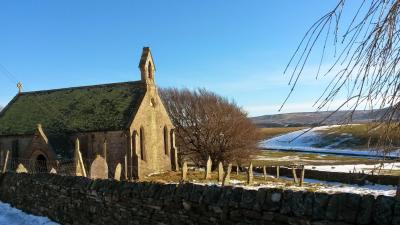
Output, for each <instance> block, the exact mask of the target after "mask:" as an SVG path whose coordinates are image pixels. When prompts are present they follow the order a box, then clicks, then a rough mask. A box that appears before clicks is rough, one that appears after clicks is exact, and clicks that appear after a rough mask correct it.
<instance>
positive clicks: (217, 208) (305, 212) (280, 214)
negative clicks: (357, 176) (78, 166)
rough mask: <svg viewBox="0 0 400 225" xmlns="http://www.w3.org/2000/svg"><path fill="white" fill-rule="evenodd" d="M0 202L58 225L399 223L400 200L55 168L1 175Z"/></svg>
mask: <svg viewBox="0 0 400 225" xmlns="http://www.w3.org/2000/svg"><path fill="white" fill-rule="evenodd" d="M0 201H2V202H7V203H10V204H12V205H13V206H14V207H16V208H19V209H22V210H24V211H26V212H29V213H32V214H36V215H42V216H47V217H49V218H51V219H52V220H54V221H55V222H58V223H60V224H107V225H114V224H241V225H247V224H249V225H250V224H271V225H294V224H296V225H297V224H298V225H303V224H304V225H306V224H307V225H330V224H341V225H352V224H354V225H356V224H357V225H367V224H377V225H385V224H387V225H398V224H399V223H398V221H399V217H400V201H399V200H396V199H395V198H393V197H387V196H379V197H377V198H375V197H374V196H370V195H366V196H360V195H357V194H346V193H337V194H328V193H313V192H303V191H292V190H282V189H277V188H276V189H268V188H261V189H259V190H246V189H244V188H240V187H232V186H226V187H220V186H216V185H212V186H207V185H198V184H192V183H182V184H160V183H150V182H117V181H114V180H100V179H97V180H92V179H88V178H85V177H69V176H59V175H54V174H34V175H31V174H17V173H6V174H0ZM363 219H364V220H363Z"/></svg>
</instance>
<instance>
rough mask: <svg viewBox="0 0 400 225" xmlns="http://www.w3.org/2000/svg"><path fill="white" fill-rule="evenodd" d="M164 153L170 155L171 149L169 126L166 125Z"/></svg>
mask: <svg viewBox="0 0 400 225" xmlns="http://www.w3.org/2000/svg"><path fill="white" fill-rule="evenodd" d="M164 153H165V154H166V155H169V149H168V128H167V126H164Z"/></svg>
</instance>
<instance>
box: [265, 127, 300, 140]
mask: <svg viewBox="0 0 400 225" xmlns="http://www.w3.org/2000/svg"><path fill="white" fill-rule="evenodd" d="M305 128H306V127H268V128H260V133H261V136H262V138H263V139H269V138H273V137H276V136H279V135H282V134H286V133H290V132H293V131H298V130H302V129H305Z"/></svg>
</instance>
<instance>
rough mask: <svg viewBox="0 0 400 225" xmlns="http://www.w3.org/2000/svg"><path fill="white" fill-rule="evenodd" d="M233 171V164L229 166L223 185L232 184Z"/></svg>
mask: <svg viewBox="0 0 400 225" xmlns="http://www.w3.org/2000/svg"><path fill="white" fill-rule="evenodd" d="M231 171H232V163H229V164H228V168H227V169H226V173H225V177H224V181H223V183H222V185H225V184H229V183H230V182H231Z"/></svg>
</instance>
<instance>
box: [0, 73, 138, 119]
mask: <svg viewBox="0 0 400 225" xmlns="http://www.w3.org/2000/svg"><path fill="white" fill-rule="evenodd" d="M136 83H137V84H141V83H143V81H142V80H136V81H125V82H115V83H105V84H95V85H85V86H76V87H66V88H55V89H48V90H38V91H26V92H21V93H19V94H18V95H28V94H38V93H46V92H56V91H67V90H76V89H85V88H98V87H107V86H113V85H119V84H136ZM3 111H4V110H3Z"/></svg>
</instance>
